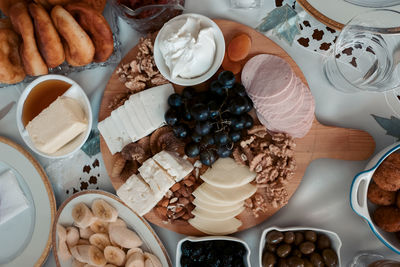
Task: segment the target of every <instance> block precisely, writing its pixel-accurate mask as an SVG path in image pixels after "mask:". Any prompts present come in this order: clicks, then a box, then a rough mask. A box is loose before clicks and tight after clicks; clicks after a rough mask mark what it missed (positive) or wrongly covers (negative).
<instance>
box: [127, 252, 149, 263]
mask: <svg viewBox="0 0 400 267" xmlns="http://www.w3.org/2000/svg"><path fill="white" fill-rule="evenodd" d="M127 259H128V260H127V261H126V263H125V267H144V260H145V259H144V254H143V253H142V252H140V251H136V252H133V253H132V254H131V255H130V256H129V257H127Z"/></svg>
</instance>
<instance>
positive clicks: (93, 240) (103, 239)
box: [89, 233, 111, 250]
mask: <svg viewBox="0 0 400 267" xmlns="http://www.w3.org/2000/svg"><path fill="white" fill-rule="evenodd" d="M89 242H90V244H91V245H93V246H96V247H98V248H99V249H101V250H104V249H105V247H107V246H109V245H111V243H110V239H109V238H108V235H107V234H103V233H98V234H93V235H91V236H90V238H89Z"/></svg>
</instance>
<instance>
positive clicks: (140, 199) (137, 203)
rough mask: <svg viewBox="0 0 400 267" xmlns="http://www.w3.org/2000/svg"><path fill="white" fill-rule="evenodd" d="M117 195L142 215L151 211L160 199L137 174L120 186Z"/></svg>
mask: <svg viewBox="0 0 400 267" xmlns="http://www.w3.org/2000/svg"><path fill="white" fill-rule="evenodd" d="M117 195H118V196H119V198H120V199H121V200H122V201H123V202H125V204H126V205H128V206H129V207H130V208H131V209H132V210H134V211H135V212H136V213H137V214H139V215H140V216H143V215H144V214H146V213H147V212H149V211H150V210H151V209H152V208H153V207H154V206H155V205H156V204H157V203H158V201H160V198H158V197H157V196H156V194H155V193H154V192H153V191H152V190H151V188H150V187H149V185H148V184H146V182H145V181H143V179H142V177H140V175H135V174H134V175H132V176H131V177H129V179H128V180H126V182H125V183H124V184H123V185H121V187H120V188H118V190H117Z"/></svg>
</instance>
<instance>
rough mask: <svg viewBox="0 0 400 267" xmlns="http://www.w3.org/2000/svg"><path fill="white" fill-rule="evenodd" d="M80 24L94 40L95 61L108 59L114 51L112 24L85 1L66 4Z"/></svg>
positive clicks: (66, 7)
mask: <svg viewBox="0 0 400 267" xmlns="http://www.w3.org/2000/svg"><path fill="white" fill-rule="evenodd" d="M65 9H66V10H67V11H68V12H69V13H71V15H72V16H73V17H74V18H75V19H76V21H77V22H78V23H79V25H80V26H81V27H82V28H83V29H84V30H85V31H86V33H87V34H88V35H89V36H90V38H91V39H92V41H93V44H94V47H95V54H94V58H93V60H94V61H95V62H104V61H106V60H107V59H108V58H109V57H110V56H111V54H112V52H113V51H114V40H113V35H112V31H111V28H110V25H108V22H107V21H106V19H105V18H104V17H103V15H102V14H101V13H99V12H97V11H96V10H95V9H93V8H91V7H90V6H88V5H86V4H83V3H72V4H68V5H66V6H65Z"/></svg>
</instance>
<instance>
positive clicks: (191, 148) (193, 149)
mask: <svg viewBox="0 0 400 267" xmlns="http://www.w3.org/2000/svg"><path fill="white" fill-rule="evenodd" d="M185 154H186V155H187V156H188V157H190V158H194V157H197V156H198V155H199V154H200V147H199V145H198V144H196V143H189V144H186V146H185Z"/></svg>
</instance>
